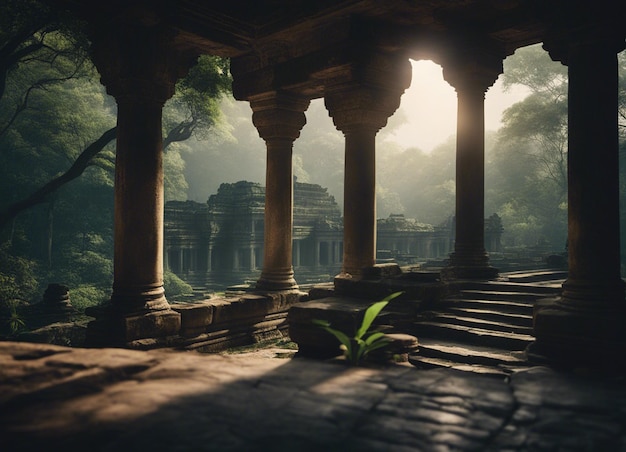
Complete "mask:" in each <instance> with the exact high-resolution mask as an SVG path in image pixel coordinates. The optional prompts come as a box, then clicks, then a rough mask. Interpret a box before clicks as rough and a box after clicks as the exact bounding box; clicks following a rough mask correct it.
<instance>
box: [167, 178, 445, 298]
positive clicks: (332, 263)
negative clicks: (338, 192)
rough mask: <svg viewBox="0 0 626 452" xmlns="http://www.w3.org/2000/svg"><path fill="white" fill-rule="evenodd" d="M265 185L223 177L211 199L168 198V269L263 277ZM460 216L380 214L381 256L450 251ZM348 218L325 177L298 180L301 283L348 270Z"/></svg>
mask: <svg viewBox="0 0 626 452" xmlns="http://www.w3.org/2000/svg"><path fill="white" fill-rule="evenodd" d="M264 214H265V187H263V186H261V185H260V184H258V183H253V182H247V181H240V182H236V183H224V184H221V185H220V187H219V189H218V191H217V193H216V194H214V195H211V196H210V197H209V199H208V201H207V202H206V203H204V204H202V203H198V202H195V201H170V202H168V203H166V205H165V237H164V248H165V249H164V256H165V268H166V269H168V270H171V271H172V272H174V273H175V274H176V275H178V276H180V277H181V278H182V279H184V280H185V281H187V282H188V283H189V284H191V285H192V286H193V287H194V288H196V289H198V290H203V289H211V288H216V287H224V286H225V285H232V284H240V283H244V282H246V281H253V280H255V279H256V278H258V275H259V273H260V271H261V266H262V263H263V238H264ZM452 226H453V223H452V221H448V222H446V223H444V224H442V225H440V226H433V225H430V224H424V223H420V222H418V221H417V220H415V219H411V218H405V217H404V215H402V214H394V215H391V216H390V217H389V218H385V219H379V220H378V221H377V229H378V233H377V257H378V259H379V260H381V261H384V260H394V261H396V262H398V263H401V264H405V265H410V264H416V263H417V262H419V261H420V260H422V261H423V260H427V259H441V258H447V256H448V254H449V253H450V250H451V249H452V247H453V246H454V244H453V241H454V236H453V231H454V228H453V227H452ZM342 256H343V219H342V217H341V210H340V208H339V206H338V205H337V203H336V201H335V198H334V197H333V196H331V195H330V194H328V190H327V189H326V188H323V187H321V186H320V185H317V184H308V183H302V182H298V181H297V180H296V181H295V183H294V209H293V247H292V258H293V266H294V271H295V273H296V275H297V276H298V281H300V282H301V283H307V282H317V281H329V280H331V279H332V277H333V276H335V275H336V274H337V273H339V272H340V270H341V264H342Z"/></svg>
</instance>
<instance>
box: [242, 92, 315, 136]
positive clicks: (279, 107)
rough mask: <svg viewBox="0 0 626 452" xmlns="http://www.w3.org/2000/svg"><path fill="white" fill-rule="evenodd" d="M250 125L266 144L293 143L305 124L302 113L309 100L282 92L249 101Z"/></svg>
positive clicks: (263, 95)
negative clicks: (275, 142)
mask: <svg viewBox="0 0 626 452" xmlns="http://www.w3.org/2000/svg"><path fill="white" fill-rule="evenodd" d="M249 101H250V108H252V123H253V124H254V126H255V127H256V129H257V131H258V132H259V136H260V137H261V138H263V140H265V141H266V142H269V141H273V140H288V141H291V142H293V141H295V140H296V138H298V137H299V136H300V131H301V130H302V127H304V125H305V124H306V116H305V114H304V112H305V111H306V109H307V108H308V107H309V103H310V100H309V99H308V98H305V97H300V96H296V95H292V94H289V93H283V92H276V91H274V92H270V93H264V94H262V95H258V96H254V97H252V98H250V99H249Z"/></svg>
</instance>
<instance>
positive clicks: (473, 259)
mask: <svg viewBox="0 0 626 452" xmlns="http://www.w3.org/2000/svg"><path fill="white" fill-rule="evenodd" d="M465 50H466V51H467V52H466V53H465V54H464V55H458V56H457V57H456V58H455V59H453V60H451V61H449V62H447V63H445V64H444V66H443V75H444V78H445V80H446V81H447V82H448V83H450V85H452V86H453V87H454V89H455V90H456V93H457V100H458V110H457V132H456V226H455V227H456V231H455V242H454V252H453V253H452V254H451V255H450V263H449V265H448V267H447V268H446V269H444V271H443V272H442V275H443V276H444V277H446V278H450V279H490V278H493V277H495V276H496V275H497V274H498V271H497V270H496V269H495V268H493V267H491V266H490V265H489V258H488V255H487V252H486V251H485V238H484V234H485V93H486V91H487V89H488V88H489V87H490V86H491V85H493V83H494V82H495V81H496V79H497V78H498V75H499V74H500V73H501V72H502V59H501V58H500V57H497V56H492V55H490V54H487V53H482V52H480V51H473V50H471V49H465Z"/></svg>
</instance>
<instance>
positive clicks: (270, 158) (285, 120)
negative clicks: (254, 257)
mask: <svg viewBox="0 0 626 452" xmlns="http://www.w3.org/2000/svg"><path fill="white" fill-rule="evenodd" d="M250 106H251V107H252V112H253V113H252V122H253V123H254V125H255V127H256V128H257V130H258V132H259V135H260V136H261V138H263V140H265V144H266V146H267V163H266V165H267V166H266V173H265V230H264V234H265V235H264V240H265V242H264V248H265V250H264V253H263V270H262V272H261V276H260V278H259V280H258V281H257V284H256V288H257V289H259V290H269V291H277V290H294V289H297V288H298V284H297V283H296V280H295V279H294V277H293V265H292V246H293V245H292V235H293V176H292V172H293V169H292V150H293V142H294V141H295V140H296V138H298V136H300V130H301V129H302V127H303V126H304V124H306V117H305V115H304V112H305V111H306V109H307V108H308V106H309V100H308V99H304V98H300V97H296V96H292V95H288V94H286V93H279V92H271V93H266V94H261V95H258V96H253V97H251V98H250Z"/></svg>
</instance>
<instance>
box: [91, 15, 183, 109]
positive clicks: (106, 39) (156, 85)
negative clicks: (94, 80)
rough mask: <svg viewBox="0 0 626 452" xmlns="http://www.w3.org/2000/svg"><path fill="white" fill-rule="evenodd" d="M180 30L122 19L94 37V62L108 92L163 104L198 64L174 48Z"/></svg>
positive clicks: (108, 24) (98, 30)
mask: <svg viewBox="0 0 626 452" xmlns="http://www.w3.org/2000/svg"><path fill="white" fill-rule="evenodd" d="M175 36H176V31H175V30H174V29H172V28H170V27H169V26H167V25H165V24H162V23H157V24H152V23H148V24H146V23H143V22H141V21H134V20H129V19H126V20H123V21H122V20H120V21H118V23H115V24H111V23H108V22H107V23H106V25H103V26H101V27H99V28H98V29H97V30H96V32H95V33H94V34H93V38H92V39H93V47H92V48H93V61H94V64H95V65H96V67H97V69H98V71H99V72H100V81H101V82H102V84H103V85H105V86H106V88H107V93H109V94H110V95H112V96H113V97H115V98H116V99H117V100H118V101H120V100H122V99H134V100H135V101H139V102H150V103H155V104H158V105H161V106H162V105H163V104H164V103H165V101H167V100H168V99H169V98H170V97H171V96H172V95H173V94H174V89H175V85H176V81H177V80H178V79H179V78H181V77H183V76H184V75H185V74H186V73H187V71H188V70H189V68H190V67H191V66H192V65H193V64H194V63H195V58H194V57H190V56H185V55H182V54H181V53H180V52H177V50H176V49H175V47H174V38H175Z"/></svg>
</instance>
